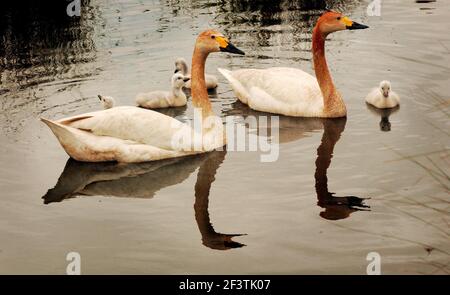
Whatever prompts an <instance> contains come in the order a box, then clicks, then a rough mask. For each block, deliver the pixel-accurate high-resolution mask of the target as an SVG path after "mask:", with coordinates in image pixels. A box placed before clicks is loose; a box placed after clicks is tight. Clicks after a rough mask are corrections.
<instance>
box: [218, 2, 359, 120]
mask: <svg viewBox="0 0 450 295" xmlns="http://www.w3.org/2000/svg"><path fill="white" fill-rule="evenodd" d="M366 28H368V26H366V25H362V24H359V23H357V22H354V21H351V20H350V19H349V18H348V17H346V16H344V15H342V14H341V13H338V12H334V11H327V12H325V13H324V14H322V16H321V17H320V18H319V19H318V20H317V23H316V25H315V27H314V30H313V35H312V52H313V61H314V70H315V73H316V77H317V78H314V77H313V76H311V75H310V74H308V73H306V72H304V71H302V70H300V69H295V68H285V67H275V68H268V69H240V70H236V71H229V70H226V69H218V70H219V72H220V73H221V74H222V75H223V76H225V78H226V79H227V80H228V81H229V82H230V84H231V87H232V88H233V90H234V92H235V94H236V96H237V97H238V99H239V100H240V101H241V102H243V103H244V104H247V105H248V106H249V107H250V108H252V109H254V110H257V111H263V112H268V113H276V114H282V115H286V116H296V117H323V118H337V117H345V116H346V115H347V110H346V108H345V103H344V101H343V100H342V97H341V94H340V93H339V92H338V91H337V90H336V87H335V86H334V84H333V80H332V78H331V75H330V72H329V70H328V66H327V62H326V59H325V39H326V37H327V36H328V34H330V33H333V32H336V31H342V30H346V29H347V30H357V29H366Z"/></svg>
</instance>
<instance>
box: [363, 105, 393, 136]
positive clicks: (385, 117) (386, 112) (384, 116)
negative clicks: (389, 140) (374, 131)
mask: <svg viewBox="0 0 450 295" xmlns="http://www.w3.org/2000/svg"><path fill="white" fill-rule="evenodd" d="M366 106H367V109H368V110H369V111H370V112H371V113H372V114H374V115H377V116H379V117H380V118H381V121H380V124H379V125H380V130H381V131H386V132H387V131H391V122H390V121H389V117H390V116H391V115H392V114H394V113H396V112H398V110H399V109H400V106H397V107H395V108H390V109H378V108H376V107H374V106H372V105H370V104H368V103H366Z"/></svg>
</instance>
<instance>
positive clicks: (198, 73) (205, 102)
mask: <svg viewBox="0 0 450 295" xmlns="http://www.w3.org/2000/svg"><path fill="white" fill-rule="evenodd" d="M207 57H208V53H207V52H204V51H203V50H200V49H199V48H197V47H196V48H195V49H194V54H193V56H192V72H191V93H192V104H193V106H194V107H195V108H201V109H202V116H203V120H204V119H205V118H207V117H209V116H210V115H212V114H213V113H212V107H211V102H210V101H209V97H208V91H207V89H206V82H205V63H206V58H207Z"/></svg>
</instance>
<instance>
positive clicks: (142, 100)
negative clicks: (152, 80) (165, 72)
mask: <svg viewBox="0 0 450 295" xmlns="http://www.w3.org/2000/svg"><path fill="white" fill-rule="evenodd" d="M190 79H191V78H188V77H184V76H183V75H182V74H180V73H177V74H174V75H173V76H172V83H171V84H172V90H171V91H152V92H148V93H139V94H138V95H136V105H137V106H139V107H142V108H146V109H159V108H168V107H181V106H185V105H186V103H187V99H186V94H184V92H183V90H182V88H183V86H184V85H185V83H186V82H187V81H189V80H190Z"/></svg>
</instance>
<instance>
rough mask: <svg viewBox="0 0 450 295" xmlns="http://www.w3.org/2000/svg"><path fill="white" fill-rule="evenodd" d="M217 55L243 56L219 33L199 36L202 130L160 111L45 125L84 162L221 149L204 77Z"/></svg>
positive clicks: (118, 111) (124, 110)
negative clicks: (208, 63) (208, 60)
mask: <svg viewBox="0 0 450 295" xmlns="http://www.w3.org/2000/svg"><path fill="white" fill-rule="evenodd" d="M218 51H227V52H231V53H237V54H244V53H243V52H242V51H240V50H239V49H237V48H236V47H234V46H233V45H232V44H231V43H229V42H228V40H227V39H226V38H225V37H224V36H223V35H222V34H220V33H219V32H216V31H213V30H207V31H204V32H202V33H201V34H200V35H199V36H198V38H197V41H196V43H195V49H194V54H193V57H192V65H193V67H192V79H193V80H192V103H193V105H194V107H195V108H200V109H201V111H202V115H203V116H202V121H201V122H200V126H201V128H200V130H199V131H198V130H194V129H193V128H191V126H190V125H187V124H184V123H182V122H180V121H178V120H176V119H174V118H172V117H169V116H166V115H163V114H161V113H159V112H156V111H152V110H147V109H142V108H139V107H131V106H122V107H114V108H111V109H108V110H102V111H97V112H92V113H87V114H82V115H78V116H73V117H69V118H64V119H60V120H57V121H52V120H48V119H44V118H41V120H42V121H43V122H44V123H46V124H47V125H48V127H49V128H50V129H51V130H52V132H53V133H54V134H55V136H56V138H57V139H58V140H59V142H60V144H61V145H62V147H63V148H64V150H65V151H66V152H67V153H68V154H69V155H70V156H71V157H72V158H74V159H75V160H78V161H84V162H104V161H118V162H146V161H153V160H160V159H165V158H175V157H181V156H186V155H190V154H195V153H203V152H208V151H211V150H213V149H215V148H219V147H222V146H223V145H224V144H225V142H224V132H223V125H222V121H221V120H219V121H220V122H219V123H218V124H213V125H211V120H210V118H214V114H213V112H212V106H211V102H210V101H209V98H208V92H207V90H206V85H205V78H204V75H205V73H204V69H205V62H206V58H207V56H208V54H209V53H211V52H218ZM207 124H210V125H209V126H208V125H207Z"/></svg>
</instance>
